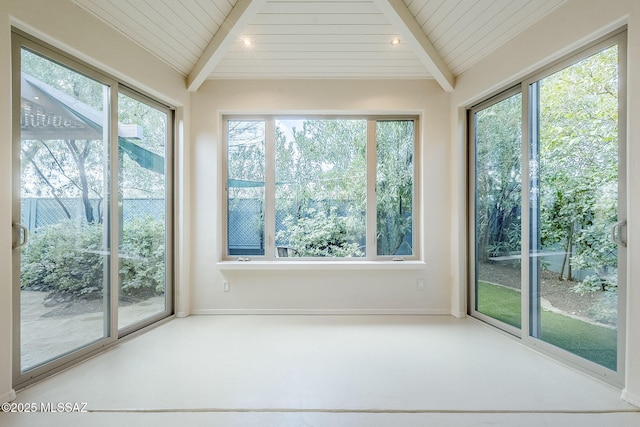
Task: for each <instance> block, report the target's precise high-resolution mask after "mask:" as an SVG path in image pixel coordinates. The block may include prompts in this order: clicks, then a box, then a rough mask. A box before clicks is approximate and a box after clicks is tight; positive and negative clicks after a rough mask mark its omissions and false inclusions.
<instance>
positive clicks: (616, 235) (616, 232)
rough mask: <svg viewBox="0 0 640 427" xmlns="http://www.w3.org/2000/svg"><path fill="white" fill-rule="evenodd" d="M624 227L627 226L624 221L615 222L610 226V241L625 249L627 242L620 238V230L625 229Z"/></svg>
mask: <svg viewBox="0 0 640 427" xmlns="http://www.w3.org/2000/svg"><path fill="white" fill-rule="evenodd" d="M626 226H627V221H626V220H622V221H619V222H616V223H615V224H613V225H612V226H611V241H613V243H615V244H617V245H620V246H622V247H625V248H626V247H627V242H626V240H625V239H623V238H622V235H621V233H620V230H621V229H622V227H626Z"/></svg>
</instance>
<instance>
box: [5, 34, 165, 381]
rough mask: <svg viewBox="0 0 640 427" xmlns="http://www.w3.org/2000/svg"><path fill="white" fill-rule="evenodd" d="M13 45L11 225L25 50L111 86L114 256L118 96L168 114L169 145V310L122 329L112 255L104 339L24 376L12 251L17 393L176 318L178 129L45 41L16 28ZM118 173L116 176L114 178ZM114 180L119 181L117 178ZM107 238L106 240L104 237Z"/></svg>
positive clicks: (108, 186) (147, 99)
mask: <svg viewBox="0 0 640 427" xmlns="http://www.w3.org/2000/svg"><path fill="white" fill-rule="evenodd" d="M11 38H12V40H11V43H12V52H11V58H12V64H13V66H12V105H13V108H12V129H13V132H12V181H13V182H12V223H14V224H20V223H21V212H20V211H21V209H20V199H21V197H20V193H21V188H20V180H21V167H20V151H21V125H20V115H21V108H19V107H16V106H20V102H21V66H20V64H21V51H22V48H26V49H28V50H30V51H33V52H34V53H36V54H38V55H41V56H43V57H45V58H47V59H49V60H51V61H52V62H55V63H59V64H61V65H62V66H65V67H68V68H70V69H71V70H73V71H75V72H78V73H80V74H83V75H85V76H87V77H89V78H91V79H93V80H95V81H97V82H99V83H101V84H103V85H105V86H106V87H108V95H107V99H106V102H105V103H106V104H108V105H107V107H108V108H109V114H110V115H109V121H110V122H109V126H108V127H107V126H105V128H104V129H103V132H104V137H103V139H104V141H105V142H104V144H105V148H106V149H108V153H109V156H108V159H105V161H106V162H107V164H106V165H105V171H106V172H105V173H106V175H107V176H108V178H107V179H106V182H105V190H106V193H107V197H106V199H107V203H106V206H107V207H106V208H105V213H107V215H105V218H108V219H107V220H105V222H104V225H105V228H106V229H107V230H108V233H109V235H108V251H109V252H112V249H113V248H115V250H116V254H117V253H118V226H119V225H120V224H118V222H119V220H118V203H116V202H115V200H113V197H117V194H118V175H117V173H115V172H114V168H115V167H117V165H118V149H117V148H116V149H114V147H117V146H118V139H117V135H118V109H117V106H118V94H119V93H123V94H126V95H127V96H130V97H132V98H135V99H137V100H139V101H141V102H143V103H145V104H148V105H150V106H152V107H154V108H157V109H159V110H161V111H163V112H166V114H167V130H166V132H167V141H166V144H167V146H166V150H165V162H166V163H165V165H166V166H165V173H166V177H165V183H166V184H165V185H166V189H165V195H166V197H165V209H166V211H165V215H166V218H165V224H166V231H165V235H166V242H165V263H166V264H165V268H166V270H165V277H166V289H165V310H164V311H162V312H159V313H156V314H154V315H151V316H150V317H148V318H145V319H142V320H141V321H139V322H136V323H134V324H132V325H128V326H127V327H125V328H123V329H121V330H118V289H119V279H118V277H119V257H118V256H111V255H109V256H108V257H107V259H108V275H109V280H108V283H107V289H106V290H105V298H104V304H105V311H104V314H105V317H104V319H105V322H106V323H107V325H106V326H105V329H106V332H107V334H106V336H105V337H104V338H101V339H99V340H97V341H95V342H93V343H90V344H89V345H87V346H84V347H81V348H79V349H76V350H72V351H70V352H69V353H66V354H64V355H62V356H59V357H57V358H55V359H53V360H51V361H48V362H44V363H43V364H41V365H37V366H35V367H33V368H32V369H29V370H28V371H25V372H22V370H21V339H20V329H21V307H20V252H19V251H20V248H19V247H18V248H16V249H13V254H12V290H13V292H12V310H13V316H12V321H13V328H12V329H13V338H12V346H13V348H12V353H13V369H12V374H13V380H12V381H13V385H14V388H15V389H16V390H17V389H21V388H24V387H26V386H28V385H30V384H33V383H35V382H37V381H39V380H41V379H43V378H45V377H47V376H50V375H52V374H54V373H57V372H60V371H61V370H64V369H66V368H68V367H70V366H73V365H75V364H77V363H79V362H81V361H83V360H86V359H88V358H89V357H91V356H93V355H96V354H98V353H100V352H102V351H104V350H105V349H107V348H110V347H112V346H114V345H115V344H117V343H118V342H119V341H120V340H122V339H126V338H127V337H133V336H135V335H137V333H139V332H142V331H144V330H146V329H149V328H153V327H155V326H157V325H159V324H161V323H162V322H164V321H168V320H170V319H171V318H173V315H174V301H175V295H174V293H175V287H174V282H175V278H174V273H175V268H174V256H173V245H174V232H175V226H174V223H173V214H174V201H173V199H174V197H173V195H174V193H173V191H174V182H173V180H174V174H173V171H174V164H173V158H174V154H175V149H176V147H175V144H174V141H175V135H174V132H175V128H174V126H173V124H174V117H175V115H174V109H173V108H172V107H169V106H167V105H165V104H163V103H160V102H159V101H156V100H154V99H153V98H152V97H151V96H148V95H146V94H144V93H142V92H139V91H136V90H134V89H131V88H129V87H126V86H124V85H122V84H121V83H120V82H119V81H118V80H117V79H116V78H115V77H112V76H110V75H107V74H105V73H103V72H101V71H98V70H96V69H95V68H93V67H92V66H90V65H88V64H86V63H84V62H82V61H80V60H78V59H76V58H74V57H72V56H70V55H69V54H67V53H65V52H64V51H62V50H60V49H58V48H56V47H54V46H51V45H50V44H48V43H45V42H42V41H40V40H38V39H36V38H33V37H32V36H30V35H29V34H27V33H25V32H23V31H21V30H18V29H16V28H12V33H11ZM114 173H115V175H114ZM114 177H115V178H114ZM15 234H16V233H15V232H13V234H12V235H13V236H14V241H16V239H17V238H19V236H15ZM105 236H107V235H106V234H105Z"/></svg>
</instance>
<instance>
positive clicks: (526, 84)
mask: <svg viewBox="0 0 640 427" xmlns="http://www.w3.org/2000/svg"><path fill="white" fill-rule="evenodd" d="M615 45H617V46H618V81H619V86H618V221H628V216H627V200H628V197H627V196H628V194H627V193H628V188H627V144H626V142H627V86H626V85H627V29H626V27H622V28H620V29H618V30H616V31H614V32H612V33H610V34H608V35H607V36H604V37H601V38H599V39H597V40H595V41H593V42H591V43H588V44H587V45H585V46H583V47H582V48H580V49H578V50H576V51H573V52H571V53H570V54H568V55H565V56H564V57H562V58H561V59H559V60H557V61H554V62H552V63H550V64H549V65H547V66H545V67H543V68H541V69H539V70H537V71H535V72H533V73H530V74H529V75H527V76H525V77H524V78H523V79H521V80H519V81H518V82H517V83H516V84H515V85H512V86H510V88H509V89H506V90H504V91H503V92H499V93H497V94H496V95H494V96H491V97H489V98H487V99H485V100H484V101H482V102H480V103H478V104H476V105H474V106H472V107H469V108H468V109H467V129H468V136H467V142H468V153H467V159H468V165H467V166H468V167H467V171H468V172H467V173H468V176H467V178H468V179H467V185H468V187H467V208H468V210H467V216H468V221H467V254H468V268H467V272H468V280H467V283H468V285H467V292H468V295H469V298H468V299H467V300H468V306H467V313H468V314H469V315H470V316H472V317H474V318H477V319H479V320H481V321H483V322H486V323H488V324H490V325H492V326H495V327H496V328H498V329H500V330H503V331H505V332H507V333H509V334H510V335H511V336H513V337H514V338H518V339H520V341H521V342H522V343H523V344H525V345H527V346H529V347H531V348H535V349H536V350H538V351H540V352H541V353H544V354H546V355H548V356H550V357H552V358H554V359H556V360H560V361H562V362H563V363H566V364H568V365H570V366H572V367H575V368H577V369H579V370H581V371H583V372H586V373H589V374H590V375H592V376H594V377H596V378H600V379H602V380H603V381H605V382H607V383H609V384H611V385H614V386H616V387H623V386H624V378H625V352H626V329H627V327H626V317H627V316H626V314H627V313H626V312H627V310H626V308H627V306H626V301H627V276H628V263H627V251H626V249H625V248H620V247H619V250H618V325H617V370H616V371H612V370H610V369H608V368H606V367H604V366H601V365H598V364H596V363H594V362H591V361H589V360H586V359H583V358H582V357H580V356H577V355H575V354H573V353H571V352H569V351H567V350H563V349H561V348H559V347H556V346H554V345H552V344H549V343H546V342H544V341H542V340H540V339H538V338H535V337H532V336H531V334H530V311H531V307H530V304H531V295H530V292H531V285H530V283H529V274H530V265H529V260H530V203H529V194H530V190H531V189H530V170H529V169H530V168H529V162H530V153H529V147H530V142H531V136H532V129H531V117H530V114H531V112H530V110H531V107H530V97H531V95H530V93H529V92H530V91H529V88H530V85H531V84H532V83H534V82H537V81H539V80H540V79H543V78H544V77H547V76H549V75H551V74H554V73H555V72H557V71H560V70H562V69H564V68H566V67H568V66H571V65H573V64H575V63H578V62H580V61H581V60H583V59H585V58H587V57H589V56H591V55H593V54H596V53H598V52H601V51H603V50H605V49H607V48H609V47H612V46H615ZM518 91H520V92H521V93H522V140H521V144H522V151H521V153H522V154H521V156H522V157H521V159H522V161H521V168H522V169H521V176H522V183H521V188H522V196H521V221H522V222H521V236H522V237H521V239H522V241H521V257H522V258H521V259H522V261H523V262H522V263H521V286H522V295H521V297H522V301H521V313H522V317H521V329H518V328H515V327H513V326H510V325H507V324H505V323H503V322H501V321H499V320H496V319H493V318H491V317H489V316H487V315H484V314H482V313H479V312H477V311H476V310H475V303H476V293H475V280H476V277H475V276H476V265H475V263H476V253H475V244H476V242H475V208H476V199H475V198H476V195H475V179H476V177H475V173H476V172H475V133H474V132H475V126H474V121H475V120H474V114H475V112H477V111H479V110H482V109H483V108H486V107H489V106H491V105H493V104H495V103H497V102H500V101H502V100H504V99H505V98H508V97H509V96H512V95H514V94H515V93H517V92H518ZM525 260H526V261H525Z"/></svg>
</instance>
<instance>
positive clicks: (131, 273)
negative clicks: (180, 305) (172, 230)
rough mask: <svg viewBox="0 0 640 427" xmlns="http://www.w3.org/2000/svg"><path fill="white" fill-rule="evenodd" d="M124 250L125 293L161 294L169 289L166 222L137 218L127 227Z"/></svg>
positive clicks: (122, 267) (122, 263) (121, 268)
mask: <svg viewBox="0 0 640 427" xmlns="http://www.w3.org/2000/svg"><path fill="white" fill-rule="evenodd" d="M120 253H122V254H126V257H122V258H121V261H120V278H121V280H122V288H121V290H122V292H123V293H124V294H125V295H132V294H138V293H151V294H154V293H155V294H161V293H162V292H164V288H165V233H164V224H163V223H162V222H160V221H153V220H151V219H149V218H146V219H145V218H136V219H135V220H134V221H132V222H131V223H130V224H127V226H126V227H125V228H124V234H123V242H122V246H121V249H120Z"/></svg>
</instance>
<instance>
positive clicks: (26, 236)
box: [11, 223, 29, 249]
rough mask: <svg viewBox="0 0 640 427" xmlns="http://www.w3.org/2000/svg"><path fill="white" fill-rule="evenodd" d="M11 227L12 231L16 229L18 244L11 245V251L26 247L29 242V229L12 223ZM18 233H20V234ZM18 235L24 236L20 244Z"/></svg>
mask: <svg viewBox="0 0 640 427" xmlns="http://www.w3.org/2000/svg"><path fill="white" fill-rule="evenodd" d="M12 225H13V228H14V229H16V228H18V229H19V231H18V243H14V244H13V245H11V249H18V248H20V247H22V246H24V245H26V244H27V242H29V229H28V228H27V227H25V226H24V225H22V224H15V223H14V224H12ZM20 231H22V233H21V232H20ZM20 235H23V236H24V239H23V240H22V242H21V241H20Z"/></svg>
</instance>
